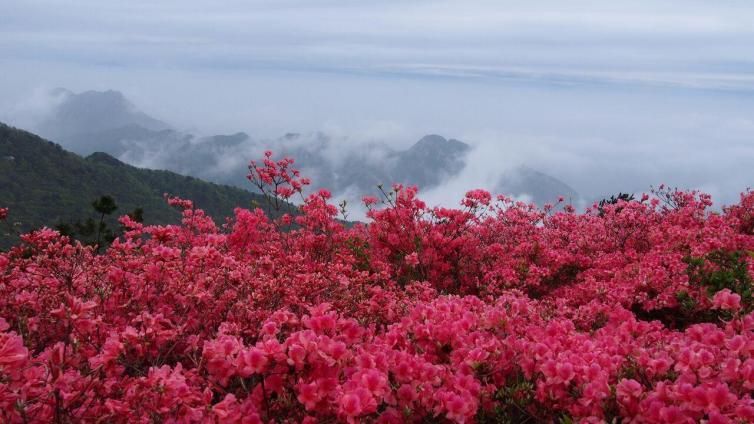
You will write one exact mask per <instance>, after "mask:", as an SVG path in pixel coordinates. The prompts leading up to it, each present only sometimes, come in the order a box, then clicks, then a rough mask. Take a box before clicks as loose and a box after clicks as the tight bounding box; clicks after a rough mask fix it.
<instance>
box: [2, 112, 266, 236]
mask: <svg viewBox="0 0 754 424" xmlns="http://www.w3.org/2000/svg"><path fill="white" fill-rule="evenodd" d="M165 193H169V194H171V195H174V196H179V197H182V198H187V199H191V200H193V201H194V203H195V204H196V206H197V207H198V208H201V209H204V210H205V212H206V213H208V214H209V215H211V216H212V217H214V218H215V219H216V220H218V222H219V223H220V224H222V222H223V219H224V218H225V217H227V216H232V214H233V209H234V208H235V207H239V206H240V207H251V206H252V204H253V202H255V201H256V202H259V203H262V197H261V195H259V194H255V193H250V192H248V191H245V190H241V189H238V188H234V187H229V186H222V185H217V184H211V183H208V182H205V181H201V180H198V179H196V178H192V177H186V176H182V175H178V174H175V173H172V172H168V171H154V170H147V169H139V168H135V167H133V166H129V165H126V164H124V163H122V162H120V161H118V160H117V159H115V158H113V157H111V156H109V155H107V154H104V153H94V154H92V155H91V156H89V157H87V158H82V157H81V156H78V155H75V154H73V153H70V152H68V151H66V150H64V149H63V148H62V147H60V146H59V145H57V144H55V143H52V142H49V141H46V140H44V139H42V138H40V137H38V136H36V135H34V134H31V133H29V132H26V131H22V130H19V129H16V128H12V127H10V126H7V125H4V124H1V123H0V206H2V207H8V208H10V210H9V216H8V225H9V226H10V227H12V231H3V232H2V233H0V249H2V248H7V247H9V246H11V245H12V244H14V243H15V242H17V236H18V234H19V233H23V232H28V231H30V230H32V229H35V228H39V227H41V226H44V225H47V226H54V225H55V224H56V223H69V224H68V225H69V226H68V227H65V226H64V227H63V230H65V231H76V232H78V231H79V230H82V231H84V232H86V231H89V230H91V225H92V224H90V223H89V222H87V220H84V222H82V223H81V228H80V229H79V228H75V225H73V224H70V223H75V222H76V221H77V220H81V219H82V217H86V216H90V215H91V210H92V209H91V208H92V206H93V205H92V203H91V201H92V199H99V200H101V198H102V196H106V195H107V196H111V198H113V199H117V201H118V206H120V208H119V209H120V210H124V211H135V210H136V209H140V210H141V212H139V213H138V214H137V215H135V216H141V217H142V219H143V220H144V223H145V224H147V225H152V224H172V223H178V222H179V220H180V214H179V213H178V212H177V211H176V210H175V209H173V208H171V207H170V206H168V205H167V203H166V202H165V199H164V197H163V195H164V194H165ZM96 207H98V208H100V214H101V213H102V211H103V210H105V211H106V210H107V209H108V208H109V207H110V206H108V204H107V203H106V201H105V203H101V204H98V205H97V206H96ZM114 211H115V210H113V211H111V212H110V213H109V214H105V216H104V222H105V223H106V224H107V225H108V226H109V228H117V226H118V223H117V218H118V214H117V213H113V212H114ZM143 211H147V214H146V215H144V213H143ZM98 217H99V216H98ZM92 219H93V220H94V221H95V222H94V223H93V225H94V227H95V228H94V231H95V234H96V231H97V226H98V224H97V219H96V218H92Z"/></svg>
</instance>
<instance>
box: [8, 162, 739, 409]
mask: <svg viewBox="0 0 754 424" xmlns="http://www.w3.org/2000/svg"><path fill="white" fill-rule="evenodd" d="M292 165H293V162H292V161H291V160H288V159H283V160H280V161H274V160H272V155H271V153H268V154H267V155H266V157H265V159H264V160H263V162H260V163H258V164H257V163H252V164H251V166H250V174H249V179H250V180H251V182H252V183H253V184H254V185H256V186H257V187H258V188H260V189H262V190H264V191H265V192H266V193H267V194H268V195H269V198H270V199H271V204H276V203H277V204H283V203H284V201H287V200H289V199H291V198H292V197H293V196H298V195H299V194H301V193H303V192H304V191H305V190H304V189H305V187H306V186H307V185H308V184H309V181H308V180H307V179H305V178H301V177H300V176H299V175H298V172H297V171H294V170H293V169H291V166H292ZM329 200H330V195H329V193H328V192H326V191H324V190H322V191H319V192H317V193H314V194H311V195H309V196H308V197H306V198H305V199H304V201H303V203H302V206H301V207H300V212H297V213H295V214H292V215H286V216H283V217H282V218H279V219H277V220H274V221H270V220H268V218H267V217H266V215H265V214H264V212H263V211H262V210H261V209H256V210H249V209H241V208H239V209H237V210H236V213H235V217H233V218H232V219H229V220H228V221H227V222H221V223H215V222H213V221H212V219H210V218H209V217H208V216H206V215H205V214H204V213H203V212H202V211H201V210H198V209H195V208H194V207H193V204H192V203H191V202H190V201H188V200H182V199H177V198H169V199H168V201H169V202H170V203H171V204H172V205H173V206H174V207H176V208H178V209H179V210H181V211H182V214H183V215H182V224H181V225H175V226H144V225H142V224H140V223H138V222H135V221H133V220H131V219H130V218H129V217H128V216H124V217H123V218H121V223H122V225H123V226H124V227H125V228H126V229H127V231H126V232H125V233H124V235H123V236H122V237H121V238H119V239H117V240H116V241H115V242H113V243H112V245H111V246H110V247H109V248H108V249H107V250H106V251H105V252H104V253H102V254H96V253H95V249H93V248H92V247H88V246H82V245H80V244H77V243H75V244H72V243H69V242H68V240H67V239H66V238H64V237H61V236H60V235H59V234H58V233H57V232H55V231H53V230H49V229H42V230H39V231H36V232H34V233H31V234H27V235H24V236H23V244H22V245H19V246H17V247H14V248H13V249H11V250H10V251H8V252H4V253H0V422H7V423H38V422H58V423H70V422H129V423H130V422H136V423H152V422H159V423H183V422H186V423H215V422H218V423H219V422H223V423H225V422H240V423H259V422H306V423H332V422H350V423H353V422H383V423H399V422H417V423H418V422H458V423H487V422H510V423H517V422H530V423H535V422H555V423H572V422H586V423H590V422H594V423H596V422H609V423H611V422H623V423H627V422H634V423H693V422H700V421H706V422H709V423H744V422H752V421H754V401H753V400H752V390H754V314H753V313H752V310H754V307H753V306H752V278H753V277H754V193H752V192H745V193H744V194H742V195H741V199H740V202H739V203H738V204H735V205H732V206H728V207H725V208H723V209H714V208H713V207H712V201H711V199H710V198H709V196H707V195H705V194H702V193H697V192H679V191H675V190H669V189H666V188H664V187H662V188H661V189H660V190H658V191H657V192H656V193H655V195H654V196H646V195H645V196H643V197H642V198H641V199H638V200H633V201H623V200H619V201H617V202H614V203H610V202H608V203H606V204H604V205H602V206H597V205H595V206H594V207H592V208H589V209H588V210H586V211H585V212H576V211H575V210H574V209H573V208H572V207H570V206H568V205H564V204H560V205H554V206H549V205H548V206H547V207H545V208H544V209H542V210H540V209H537V208H536V207H534V206H531V205H526V204H523V203H519V202H514V201H513V200H511V199H507V198H505V197H497V198H495V197H493V196H491V195H490V194H489V193H487V192H484V191H481V190H472V191H470V192H468V193H467V195H466V197H465V198H464V199H462V201H461V203H460V205H459V207H458V208H457V209H446V208H429V207H427V206H426V205H425V204H424V203H423V202H422V201H421V200H419V198H418V197H417V191H416V189H415V188H411V187H402V186H399V185H396V186H394V187H393V188H392V189H391V190H390V191H385V192H384V197H383V198H382V199H377V198H372V197H367V198H365V199H364V202H365V204H366V205H367V207H368V208H369V212H368V218H369V219H368V221H367V222H366V223H365V224H356V225H344V224H343V221H342V220H339V219H338V217H339V215H338V213H339V210H338V207H337V206H334V205H332V204H330V203H328V202H329ZM4 216H5V211H4V210H0V218H4Z"/></svg>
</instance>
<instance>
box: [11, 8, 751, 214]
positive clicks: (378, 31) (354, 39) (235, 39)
mask: <svg viewBox="0 0 754 424" xmlns="http://www.w3.org/2000/svg"><path fill="white" fill-rule="evenodd" d="M752 23H754V5H752V4H750V3H747V2H742V1H737V2H726V3H714V4H713V3H709V2H701V1H684V2H679V1H671V2H663V3H662V4H659V3H657V2H649V1H638V2H631V3H625V2H623V3H616V2H611V3H609V4H605V3H604V2H598V1H578V2H572V3H570V4H569V5H567V6H566V5H564V4H562V3H560V2H554V1H547V2H542V3H538V4H537V5H533V4H527V5H521V4H518V3H514V2H500V1H495V2H488V1H478V2H463V3H459V2H449V1H438V2H430V1H404V2H394V1H375V2H369V3H362V2H335V1H306V2H304V1H285V0H284V1H280V0H278V1H274V2H273V1H243V2H242V1H233V2H224V3H223V4H217V3H216V2H209V1H193V0H192V1H182V2H177V1H168V2H160V3H159V4H153V3H152V2H142V1H135V2H129V3H128V4H121V3H119V2H92V1H81V0H74V1H72V2H68V3H66V6H65V7H64V8H63V7H61V6H60V5H59V4H58V3H56V2H52V1H16V0H11V1H9V2H7V6H6V8H5V11H4V15H3V17H2V18H0V67H1V68H2V72H3V78H0V120H2V121H6V122H9V123H11V124H14V125H19V126H22V127H29V126H33V122H34V120H35V119H37V118H38V117H39V116H40V114H41V113H43V112H44V110H45V109H46V108H49V104H48V103H46V102H47V98H46V96H45V94H44V93H46V92H48V91H49V90H50V89H52V88H54V87H66V88H68V89H71V90H74V91H85V90H90V89H91V90H106V89H114V90H119V91H121V92H123V93H124V94H125V95H126V96H127V97H128V98H129V99H130V100H131V101H132V102H133V103H134V104H135V105H136V106H137V107H138V108H139V109H140V110H143V111H144V112H146V113H147V114H149V115H152V116H154V117H155V118H158V119H161V120H164V121H166V122H168V123H170V124H172V125H174V126H175V127H177V128H178V129H180V130H184V131H189V132H193V133H197V134H203V135H210V134H220V133H222V134H229V133H235V132H238V131H245V132H247V133H249V134H250V135H252V136H253V137H258V138H272V137H276V136H279V135H282V134H284V133H287V132H301V133H307V132H316V131H323V132H325V133H327V134H331V135H333V136H335V137H337V138H338V139H339V140H342V142H343V143H349V144H362V143H367V142H384V143H387V144H389V145H391V146H394V147H398V148H400V147H403V148H405V147H407V146H409V145H410V144H411V143H413V142H415V141H416V140H417V139H419V138H420V137H421V136H423V135H425V134H432V133H436V134H440V135H443V136H445V137H449V138H450V137H452V138H457V139H460V140H463V141H464V142H467V143H469V144H471V145H472V146H474V147H475V150H474V151H473V152H472V153H471V156H470V157H469V163H470V164H471V165H473V166H467V168H466V170H464V172H462V174H461V175H460V177H459V178H457V179H456V180H455V181H453V182H452V183H451V184H449V185H446V186H443V187H441V188H439V189H436V190H433V191H430V192H428V193H425V195H424V197H426V198H428V199H429V200H430V201H433V202H438V203H444V202H449V201H451V200H452V202H455V201H456V200H457V199H458V197H459V195H460V194H462V192H463V191H465V190H467V189H471V188H475V187H476V186H477V185H478V184H480V183H481V182H482V181H486V180H489V179H490V178H493V177H494V175H498V174H499V173H500V172H502V170H504V169H505V168H506V167H508V166H510V164H513V163H524V164H527V165H529V166H532V167H534V168H536V169H539V170H542V171H543V172H547V173H549V174H551V175H555V176H557V177H558V178H560V179H562V180H563V181H565V182H567V183H568V184H570V185H571V186H572V187H574V188H575V189H576V190H577V191H579V192H581V193H583V194H585V195H587V196H589V195H601V194H608V193H615V192H618V191H642V190H644V191H646V190H648V188H649V186H650V185H652V184H655V185H656V184H660V183H667V184H671V185H677V186H679V187H682V188H697V189H701V190H704V191H707V192H710V193H711V194H713V196H714V197H715V198H716V199H718V200H719V201H721V202H725V203H730V202H733V201H735V200H736V199H737V197H738V193H740V192H741V191H743V190H745V189H746V188H747V187H748V186H751V185H752V182H753V181H754V170H753V169H752V168H754V167H752V166H751V164H750V162H751V161H752V159H754V116H752V111H754V72H752V71H754V51H752V50H751V49H750V46H751V45H752V42H754V25H752Z"/></svg>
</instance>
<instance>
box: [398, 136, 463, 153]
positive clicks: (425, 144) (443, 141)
mask: <svg viewBox="0 0 754 424" xmlns="http://www.w3.org/2000/svg"><path fill="white" fill-rule="evenodd" d="M437 149H439V150H442V151H447V152H452V153H464V152H466V151H468V150H470V149H471V146H469V145H468V144H466V143H464V142H462V141H460V140H456V139H454V138H451V139H447V138H445V137H443V136H441V135H437V134H429V135H425V136H424V137H422V138H421V139H420V140H419V141H417V142H416V143H415V144H414V145H413V146H411V148H410V149H409V150H415V151H417V150H418V151H429V150H437Z"/></svg>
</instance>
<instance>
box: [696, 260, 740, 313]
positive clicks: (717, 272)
mask: <svg viewBox="0 0 754 424" xmlns="http://www.w3.org/2000/svg"><path fill="white" fill-rule="evenodd" d="M750 255H751V253H750V252H746V251H743V250H734V251H726V250H714V251H712V252H710V253H708V254H707V255H705V256H704V257H701V258H695V257H688V258H686V263H688V268H687V271H686V272H687V273H688V275H689V282H690V283H691V284H692V285H695V286H697V287H703V288H705V289H706V290H707V294H708V295H709V296H710V297H712V296H714V295H715V293H717V292H719V291H720V290H723V289H730V291H732V292H734V293H737V294H738V295H739V296H741V304H742V305H743V306H744V308H745V309H747V310H749V309H750V308H751V306H752V279H751V276H750V275H749V271H748V263H747V260H748V258H749V257H750Z"/></svg>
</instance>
